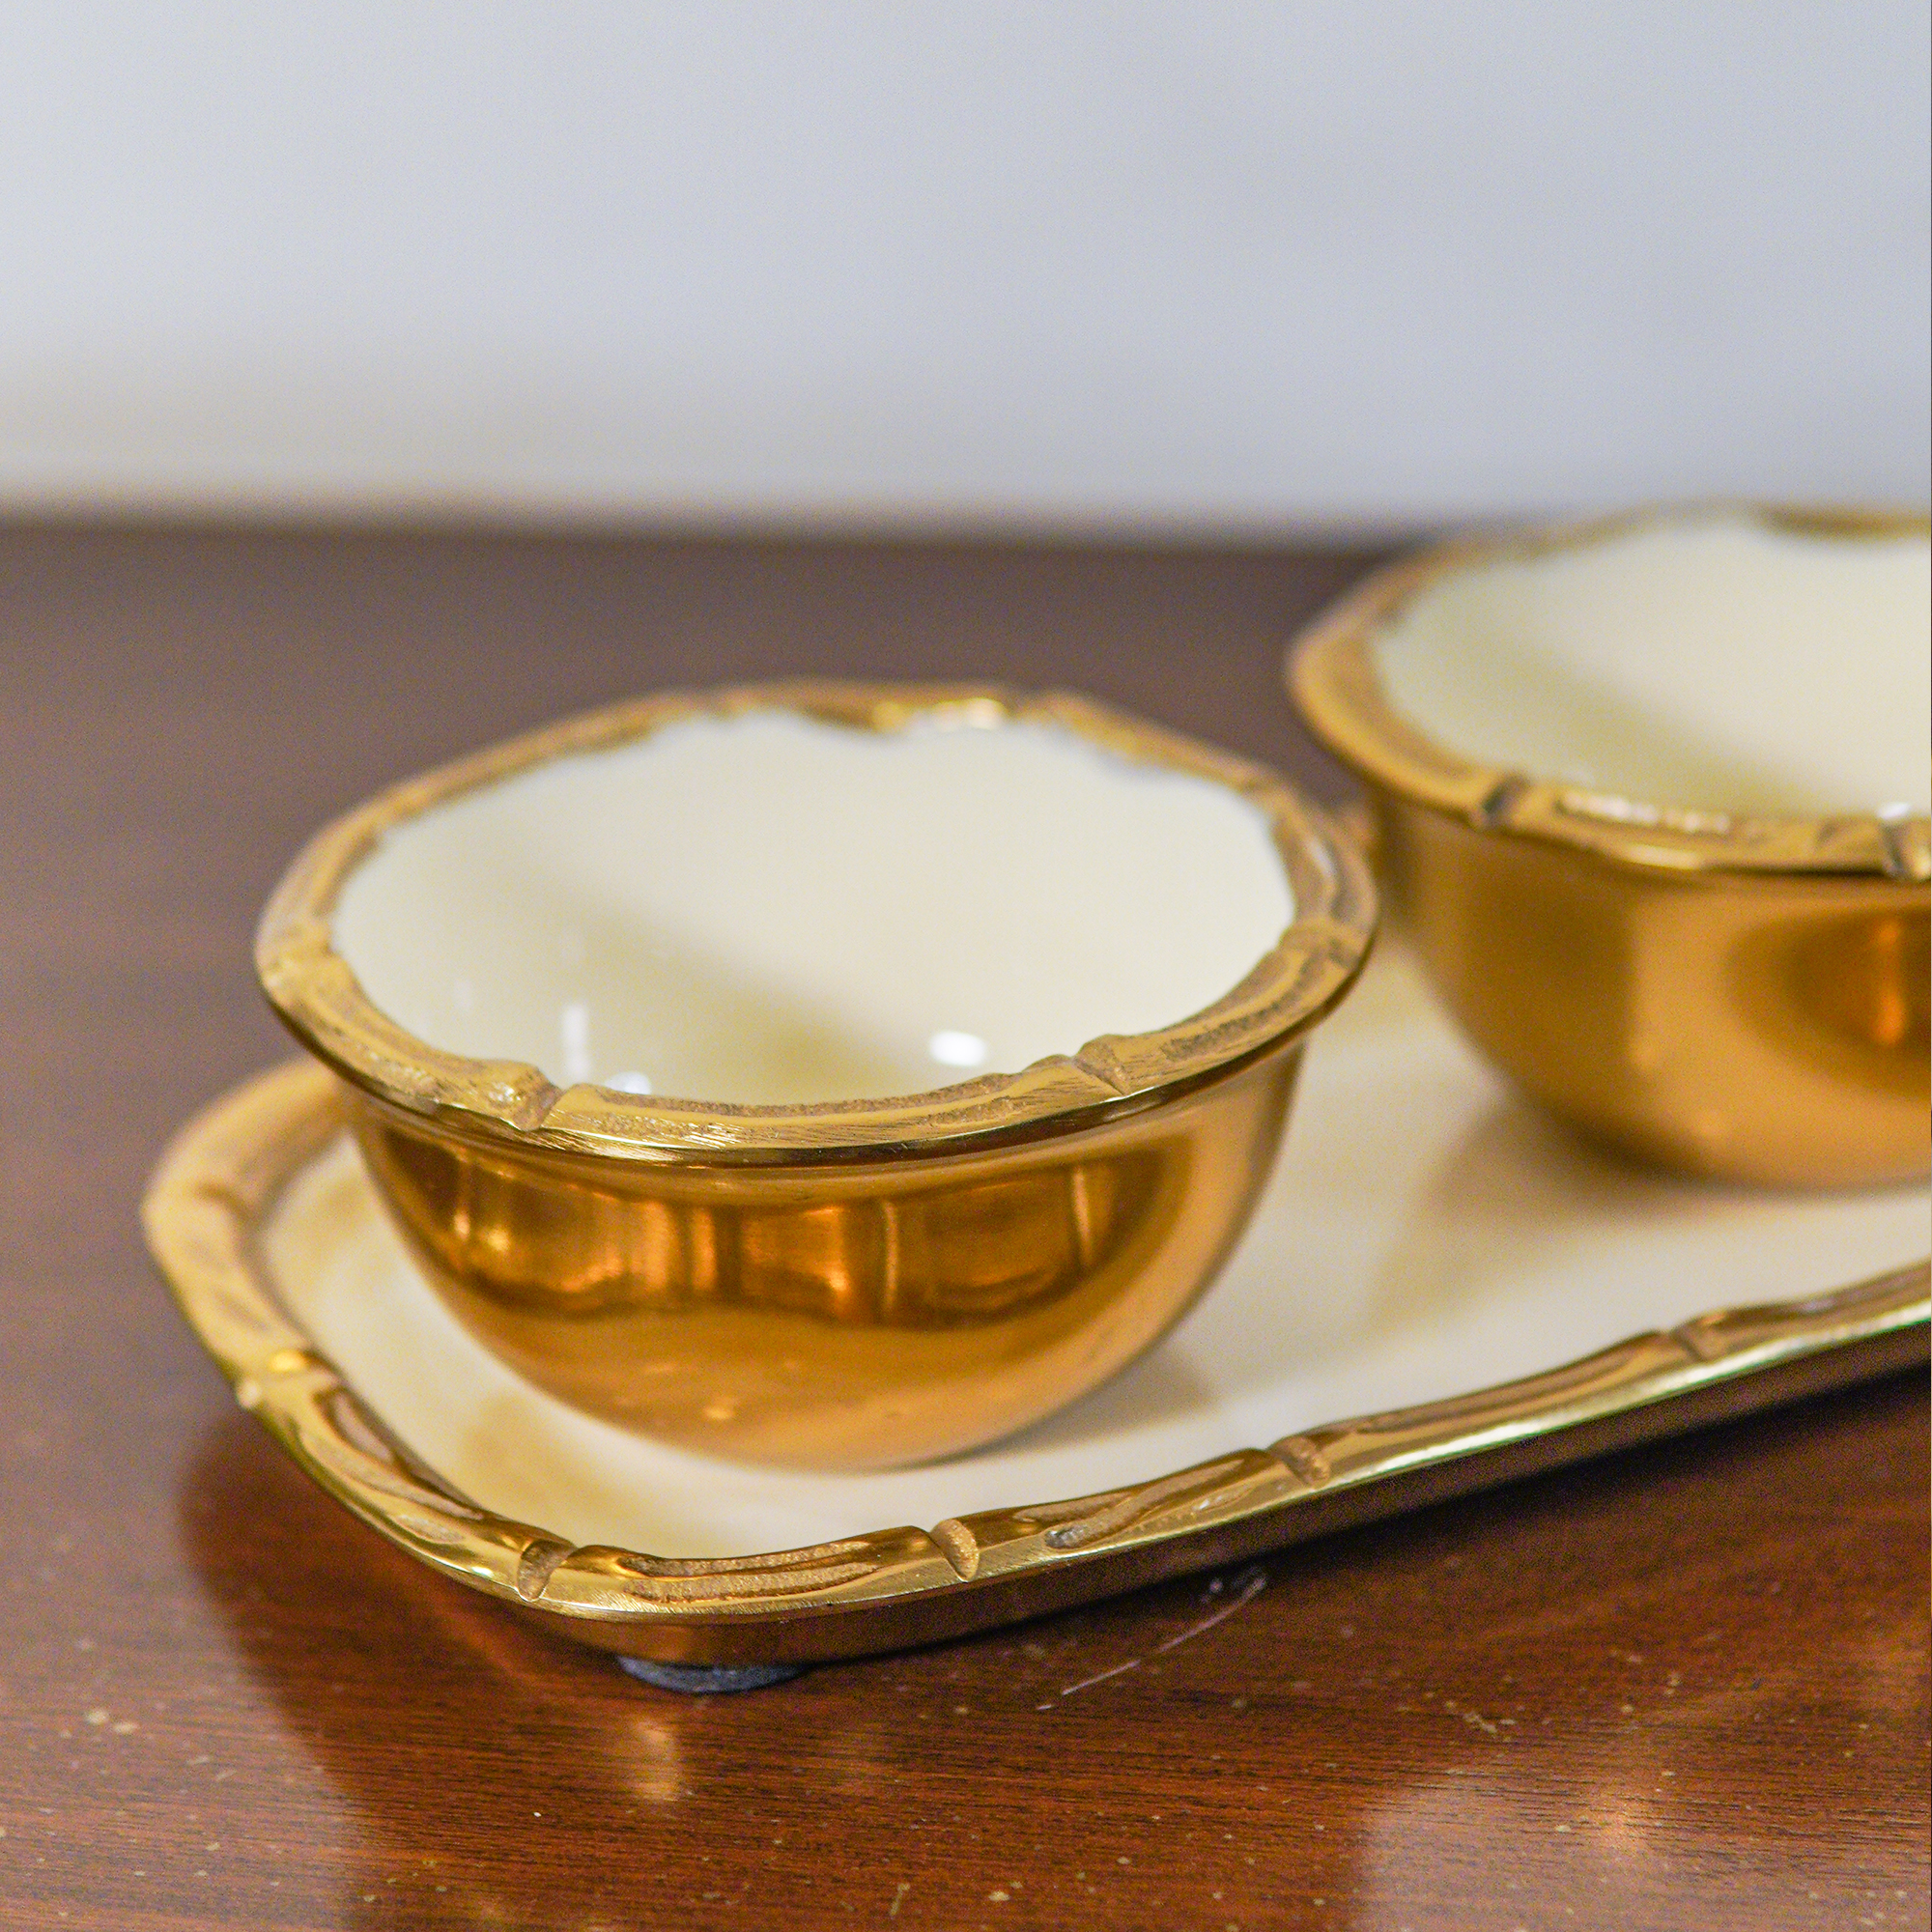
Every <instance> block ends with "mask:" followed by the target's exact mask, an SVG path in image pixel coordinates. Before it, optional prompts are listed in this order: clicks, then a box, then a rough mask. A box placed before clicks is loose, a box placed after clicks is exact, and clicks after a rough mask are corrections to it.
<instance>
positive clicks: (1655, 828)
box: [1289, 511, 1932, 1186]
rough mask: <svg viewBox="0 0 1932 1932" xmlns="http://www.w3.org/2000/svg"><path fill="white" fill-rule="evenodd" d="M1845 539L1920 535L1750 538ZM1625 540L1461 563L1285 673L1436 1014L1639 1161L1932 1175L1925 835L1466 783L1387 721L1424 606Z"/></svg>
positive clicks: (1830, 524) (1501, 550)
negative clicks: (1437, 1000)
mask: <svg viewBox="0 0 1932 1932" xmlns="http://www.w3.org/2000/svg"><path fill="white" fill-rule="evenodd" d="M1762 514H1765V515H1766V516H1768V517H1770V518H1771V520H1772V521H1774V522H1776V523H1779V524H1781V525H1783V526H1787V527H1791V528H1796V529H1802V530H1806V531H1811V532H1816V533H1823V534H1831V535H1835V536H1841V537H1845V538H1847V539H1855V538H1858V537H1861V536H1866V535H1896V534H1898V533H1900V532H1914V531H1923V529H1924V528H1925V523H1924V520H1923V519H1922V518H1916V519H1915V518H1908V517H1887V516H1878V515H1853V514H1851V513H1817V514H1809V513H1802V512H1797V511H1778V512H1765V513H1762ZM1631 521H1632V520H1621V521H1619V522H1617V523H1613V524H1596V525H1589V526H1579V527H1576V528H1569V529H1560V530H1553V531H1544V532H1539V533H1537V534H1535V535H1533V536H1530V537H1527V538H1517V539H1511V540H1504V541H1495V542H1477V541H1465V542H1458V543H1451V544H1446V545H1442V546H1440V547H1438V548H1435V549H1433V550H1429V551H1426V552H1424V553H1423V554H1420V555H1418V556H1415V557H1411V558H1409V559H1407V560H1406V561H1404V562H1402V563H1399V564H1397V565H1395V566H1394V567H1393V568H1392V569H1389V570H1387V571H1384V572H1382V573H1380V574H1379V575H1378V576H1376V577H1374V578H1372V579H1371V580H1370V581H1369V582H1367V583H1365V584H1364V585H1363V586H1362V587H1361V588H1360V589H1358V590H1357V591H1355V592H1354V593H1353V594H1352V595H1350V597H1348V598H1346V599H1344V601H1343V602H1342V603H1341V604H1339V605H1338V606H1336V607H1335V608H1334V609H1333V610H1332V611H1329V612H1328V613H1327V614H1326V615H1325V616H1323V617H1322V618H1321V619H1320V620H1319V621H1318V622H1317V623H1316V625H1315V626H1314V628H1313V629H1312V630H1311V631H1309V632H1308V633H1307V634H1306V635H1305V636H1304V637H1303V638H1302V639H1301V640H1300V641H1299V642H1298V643H1297V645H1296V646H1295V648H1294V651H1293V654H1292V656H1291V660H1290V669H1289V676H1290V686H1291V689H1292V691H1293V696H1294V699H1295V702H1296V704H1297V706H1298V708H1299V709H1300V711H1301V714H1302V716H1303V717H1304V718H1305V719H1306V720H1307V722H1308V724H1309V725H1310V726H1311V727H1312V728H1313V730H1314V731H1315V732H1316V734H1317V735H1318V736H1319V737H1320V738H1321V740H1322V741H1323V742H1324V743H1325V744H1326V745H1327V746H1328V747H1329V749H1330V750H1332V751H1333V752H1335V753H1337V754H1338V755H1339V756H1340V757H1342V758H1343V759H1345V760H1346V761H1347V762H1348V763H1349V764H1350V766H1352V767H1353V769H1354V770H1355V772H1356V773H1357V774H1358V775H1359V776H1360V777H1361V778H1362V779H1363V780H1364V781H1366V784H1367V787H1368V792H1369V797H1370V801H1371V804H1372V806H1373V809H1374V811H1375V816H1376V843H1377V845H1378V868H1379V870H1380V871H1381V873H1382V876H1383V879H1384V882H1385V884H1386V886H1387V888H1388V891H1389V895H1390V899H1391V902H1392V905H1393V906H1394V908H1395V909H1396V911H1397V913H1398V915H1399V916H1400V917H1401V918H1402V919H1403V920H1404V921H1405V922H1406V925H1407V927H1408V929H1409V931H1410V933H1411V935H1412V937H1413V941H1414V944H1415V945H1416V947H1417V949H1418V951H1419V952H1420V953H1421V955H1422V957H1423V959H1424V961H1425V962H1426V964H1427V965H1428V967H1429V969H1430V972H1431V974H1432V975H1433V977H1434V979H1435V983H1436V985H1437V987H1438V989H1439V990H1440V991H1441V993H1442V995H1443V997H1444V999H1445V1000H1446V1001H1447V1002H1448V1004H1449V1007H1450V1009H1452V1010H1453V1011H1454V1013H1455V1014H1456V1016H1457V1018H1458V1019H1459V1020H1460V1021H1461V1022H1462V1024H1463V1027H1464V1028H1465V1029H1466V1030H1467V1032H1468V1033H1469V1035H1470V1037H1472V1038H1473V1039H1474V1040H1475V1041H1476V1043H1477V1044H1478V1045H1479V1046H1480V1047H1482V1049H1483V1050H1484V1051H1485V1052H1486V1053H1487V1054H1489V1055H1490V1057H1491V1058H1492V1060H1494V1061H1495V1063H1496V1064H1497V1065H1499V1066H1501V1067H1502V1068H1504V1070H1505V1071H1507V1072H1508V1073H1510V1074H1511V1075H1513V1076H1514V1077H1515V1078H1516V1079H1517V1080H1518V1081H1520V1083H1521V1085H1522V1086H1523V1087H1524V1088H1525V1089H1526V1090H1527V1091H1528V1092H1529V1093H1531V1094H1535V1095H1536V1096H1537V1098H1539V1099H1540V1100H1542V1101H1543V1102H1545V1103H1546V1104H1547V1105H1548V1107H1550V1108H1551V1109H1552V1110H1553V1111H1554V1112H1556V1113H1558V1114H1561V1115H1563V1116H1564V1117H1565V1118H1566V1119H1568V1120H1570V1121H1571V1122H1575V1123H1576V1124H1577V1125H1578V1126H1580V1127H1582V1128H1584V1129H1585V1130H1586V1131H1588V1132H1590V1133H1592V1134H1595V1135H1597V1136H1600V1137H1601V1138H1603V1139H1605V1140H1607V1141H1610V1142H1612V1143H1614V1144H1615V1145H1617V1146H1619V1147H1621V1148H1623V1149H1624V1150H1626V1151H1629V1152H1631V1153H1634V1154H1635V1155H1637V1156H1638V1157H1639V1158H1642V1159H1645V1160H1649V1161H1654V1162H1656V1163H1659V1164H1661V1165H1663V1166H1667V1167H1673V1168H1678V1169H1682V1170H1685V1171H1688V1172H1691V1173H1697V1174H1706V1175H1712V1176H1717V1177H1720V1178H1724V1179H1740V1180H1748V1181H1757V1182H1766V1183H1772V1184H1798V1185H1825V1186H1838V1185H1855V1184H1860V1183H1867V1182H1877V1181H1887V1180H1896V1179H1907V1178H1911V1177H1917V1176H1922V1175H1923V1174H1925V1172H1926V1171H1927V1168H1928V1166H1929V1165H1932V1133H1928V1112H1927V1103H1928V1076H1927V1068H1928V1062H1927V1006H1928V989H1927V970H1926V952H1927V930H1928V898H1927V876H1928V834H1927V823H1926V820H1925V819H1924V818H1922V817H1917V818H1893V817H1881V816H1878V815H1876V814H1870V813H1867V814H1846V815H1842V816H1837V817H1832V818H1818V819H1795V818H1785V819H1773V818H1746V817H1730V816H1725V815H1722V814H1719V813H1712V812H1704V811H1698V812H1693V811H1687V810H1679V809H1677V808H1675V807H1673V806H1670V805H1668V804H1654V803H1638V802H1634V801H1631V800H1627V799H1621V798H1613V797H1606V796H1604V795H1602V794H1599V793H1594V792H1589V791H1584V790H1580V789H1578V788H1577V787H1575V786H1570V785H1564V784H1560V783H1553V782H1549V781H1544V780H1542V779H1540V778H1538V777H1537V776H1535V775H1534V774H1524V773H1516V772H1507V771H1503V770H1500V769H1497V768H1495V767H1493V766H1487V765H1479V764H1476V763H1473V762H1471V761H1470V760H1468V759H1466V758H1464V757H1463V756H1461V755H1460V754H1459V753H1456V752H1455V751H1454V750H1453V749H1451V748H1449V747H1446V746H1442V745H1439V744H1436V743H1435V742H1434V741H1432V740H1431V739H1429V738H1428V737H1426V736H1425V735H1423V734H1422V733H1421V732H1420V731H1419V730H1418V728H1417V727H1416V726H1415V725H1413V724H1412V723H1411V722H1410V721H1409V720H1407V719H1406V718H1404V717H1402V716H1401V715H1400V714H1399V713H1397V712H1396V711H1395V710H1394V708H1393V707H1392V706H1391V704H1390V702H1389V700H1388V698H1387V696H1386V695H1385V694H1384V692H1383V690H1382V688H1381V684H1380V681H1379V679H1378V676H1377V673H1376V668H1375V662H1374V657H1373V639H1374V637H1375V634H1376V633H1377V631H1378V629H1379V628H1381V627H1382V626H1383V625H1385V624H1387V623H1388V622H1389V621H1390V620H1391V619H1392V618H1393V616H1394V615H1395V613H1396V612H1397V611H1399V610H1400V609H1401V607H1402V606H1403V605H1404V604H1405V603H1406V601H1407V600H1408V599H1410V598H1411V597H1413V596H1414V595H1415V594H1416V592H1417V591H1418V590H1420V589H1421V588H1422V587H1423V586H1424V585H1426V584H1429V583H1431V582H1435V581H1436V580H1437V579H1439V578H1441V577H1443V576H1445V575H1447V574H1449V573H1452V572H1455V571H1460V570H1464V569H1467V568H1469V567H1471V566H1472V565H1478V564H1483V563H1487V562H1491V561H1493V560H1495V559H1496V558H1498V557H1501V556H1505V555H1510V554H1525V553H1534V552H1537V551H1545V550H1549V549H1553V548H1559V547H1562V546H1565V545H1570V544H1575V543H1580V542H1588V541H1591V540H1593V539H1595V538H1598V537H1600V536H1602V535H1605V534H1609V533H1611V532H1614V531H1617V530H1621V529H1624V528H1628V527H1630V526H1631Z"/></svg>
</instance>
